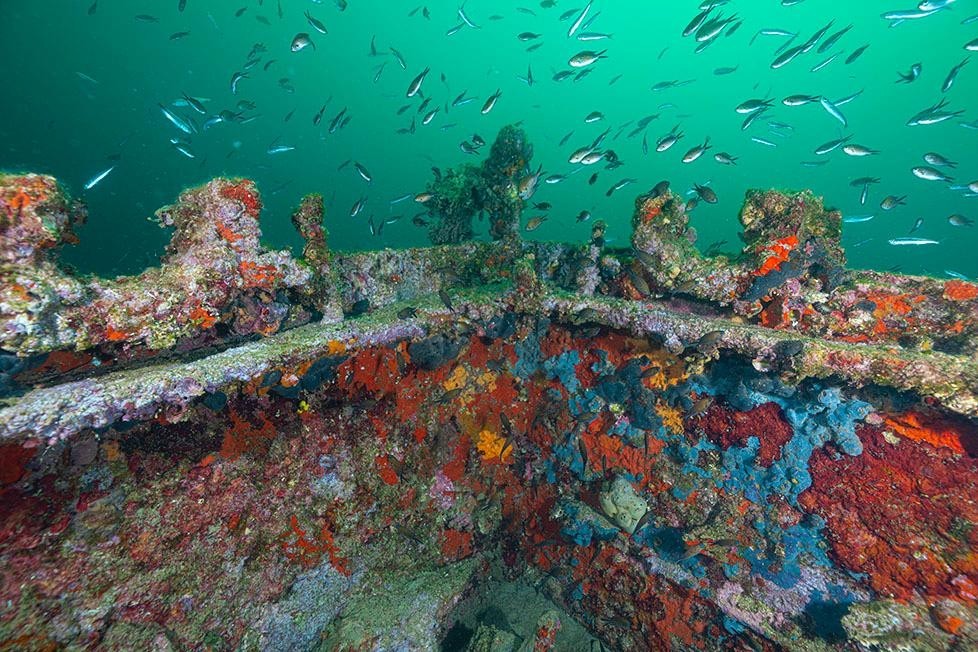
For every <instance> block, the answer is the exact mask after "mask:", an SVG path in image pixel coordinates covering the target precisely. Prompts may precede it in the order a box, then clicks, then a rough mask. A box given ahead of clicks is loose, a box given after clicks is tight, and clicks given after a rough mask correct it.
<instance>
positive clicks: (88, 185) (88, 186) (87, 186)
mask: <svg viewBox="0 0 978 652" xmlns="http://www.w3.org/2000/svg"><path fill="white" fill-rule="evenodd" d="M114 169H115V166H114V165H113V166H112V167H110V168H108V169H107V170H102V171H101V172H99V173H98V174H96V175H95V176H94V177H92V178H91V179H89V180H88V182H87V183H85V190H91V189H92V188H94V187H95V186H96V184H98V183H99V182H100V181H101V180H102V179H104V178H105V177H107V176H109V173H110V172H112V170H114Z"/></svg>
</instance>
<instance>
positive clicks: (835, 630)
mask: <svg viewBox="0 0 978 652" xmlns="http://www.w3.org/2000/svg"><path fill="white" fill-rule="evenodd" d="M847 613H849V604H848V603H845V602H841V603H839V602H820V601H817V600H813V601H812V602H810V603H809V604H808V606H807V607H805V613H804V616H803V617H802V619H801V625H802V628H803V629H804V630H805V632H806V633H808V634H810V635H812V636H817V637H818V638H820V639H822V640H823V641H825V642H826V643H830V644H837V643H844V642H845V641H846V640H847V639H848V638H849V637H848V635H847V634H846V630H845V627H843V626H842V618H843V617H844V616H845V615H846V614H847Z"/></svg>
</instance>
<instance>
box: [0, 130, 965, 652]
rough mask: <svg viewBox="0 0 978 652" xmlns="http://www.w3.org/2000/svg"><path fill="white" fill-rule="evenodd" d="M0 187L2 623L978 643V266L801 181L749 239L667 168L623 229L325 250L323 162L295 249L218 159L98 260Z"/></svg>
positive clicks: (209, 635)
mask: <svg viewBox="0 0 978 652" xmlns="http://www.w3.org/2000/svg"><path fill="white" fill-rule="evenodd" d="M517 136H519V137H520V138H523V139H524V140H522V141H520V142H522V143H525V136H522V134H520V133H518V132H516V131H512V132H508V133H507V136H506V138H515V137H517ZM504 140H505V139H504ZM497 142H499V141H497ZM507 151H511V152H516V153H518V154H519V155H525V156H526V159H525V160H523V162H522V163H520V164H519V165H518V166H517V167H515V168H513V169H512V170H510V169H509V168H505V166H504V168H505V171H506V173H507V174H510V178H509V181H505V180H504V176H505V175H495V176H493V178H494V179H496V181H497V182H498V183H500V184H503V185H502V186H500V189H501V190H506V191H507V192H508V191H510V190H512V191H515V187H516V186H517V185H518V183H519V180H520V178H521V175H523V176H525V175H526V174H530V172H531V171H529V170H527V169H525V166H526V164H527V162H528V159H529V150H528V149H519V148H512V147H510V148H509V149H507ZM514 155H515V154H514ZM518 158H519V156H517V159H518ZM490 160H492V161H501V160H502V157H501V156H496V155H492V156H491V157H490ZM516 162H517V163H518V161H516ZM514 165H515V163H514ZM445 178H446V177H445V176H443V177H442V179H443V180H444V179H445ZM506 184H509V185H508V186H507V185H506ZM0 185H2V191H0V200H2V201H3V210H2V211H0V216H2V217H3V221H2V222H0V242H2V244H3V245H4V246H3V247H2V249H3V252H2V258H0V260H2V261H3V262H2V267H0V274H2V275H3V278H4V285H3V290H2V291H3V293H4V294H3V300H2V301H0V316H2V318H3V320H4V321H3V324H4V330H3V333H2V338H3V339H2V342H3V349H5V350H4V352H3V355H2V357H0V363H2V365H3V366H2V367H0V373H2V374H3V375H2V383H0V391H2V393H3V394H4V395H5V398H4V399H3V401H4V402H3V404H2V406H0V649H7V648H11V649H55V648H61V647H64V648H81V647H100V648H104V649H127V650H128V649H149V648H154V649H155V648H159V649H243V650H253V649H254V650H257V649H272V650H276V649H281V650H286V649H288V650H297V649H299V650H301V649H306V650H315V649H320V650H353V649H357V650H362V649H438V648H439V647H440V646H442V647H443V649H470V650H530V649H536V650H548V649H564V650H577V649H588V648H589V646H591V645H596V644H597V643H596V642H592V641H591V638H590V637H596V638H597V639H598V641H600V642H601V644H603V645H604V646H606V647H607V648H610V649H621V650H646V649H655V650H659V649H662V650H666V649H677V650H692V649H700V650H715V649H731V650H741V649H743V650H746V649H754V650H758V649H762V650H774V649H792V650H825V649H856V650H884V649H885V650H891V649H907V650H962V649H972V648H974V647H976V646H978V606H976V604H978V557H976V553H975V550H978V530H976V524H978V504H976V497H978V486H976V482H978V480H976V478H978V473H976V472H978V468H976V466H978V461H976V454H978V428H976V425H975V421H974V419H975V418H976V417H978V400H976V394H975V392H976V388H978V377H976V373H978V372H976V368H978V363H976V359H975V347H974V334H975V329H976V328H978V326H976V319H975V317H976V315H975V311H976V309H978V308H976V306H978V286H975V285H973V284H970V283H966V282H960V281H947V282H944V281H937V280H933V279H918V278H907V277H900V276H894V275H888V274H881V273H873V272H852V271H848V270H846V269H845V268H844V254H843V252H842V250H841V248H840V247H839V244H838V242H839V231H838V227H839V223H838V216H837V214H834V213H832V212H831V211H829V212H826V211H824V210H823V209H822V205H821V201H820V200H818V199H817V198H815V197H813V196H812V195H810V194H809V193H799V194H792V193H783V192H776V191H769V192H764V193H760V192H759V193H752V194H751V195H749V196H748V198H747V202H746V204H745V208H744V210H743V214H742V216H743V222H744V225H745V248H744V251H743V253H742V254H741V255H740V256H739V257H738V258H737V259H736V260H730V259H728V258H726V257H707V256H703V255H701V254H700V253H699V252H698V251H696V249H695V234H694V233H693V232H692V231H691V230H690V229H689V227H688V223H687V222H686V220H685V216H684V214H683V213H682V209H681V207H680V203H679V202H678V200H677V199H676V198H675V197H673V196H672V195H671V194H670V193H669V192H668V191H665V192H662V193H658V194H656V195H655V196H653V195H647V196H644V197H642V198H639V200H638V202H637V213H636V216H635V223H636V230H635V238H634V246H633V248H631V249H628V250H615V249H609V248H608V247H606V246H605V243H604V241H603V235H602V233H601V230H600V228H598V229H596V231H595V233H594V237H593V238H592V239H591V241H589V242H588V243H585V244H580V245H566V244H559V243H520V242H519V241H518V239H517V238H516V237H515V236H516V232H515V231H511V232H509V233H508V234H505V233H504V234H502V239H501V241H499V242H493V243H478V242H463V243H459V244H454V245H444V246H438V247H433V248H429V249H415V250H407V251H398V252H392V251H382V252H361V253H336V252H331V251H330V250H329V248H328V244H327V241H326V233H325V231H324V230H323V228H322V217H323V216H322V203H321V200H319V199H318V198H317V197H315V196H313V197H309V198H306V199H305V200H304V201H303V203H302V204H301V205H300V207H299V209H298V210H297V211H296V215H295V218H294V222H295V224H296V226H297V228H298V229H299V231H300V233H302V235H303V237H304V238H305V239H306V243H307V244H306V247H305V250H304V252H303V255H302V257H301V258H300V259H293V258H292V257H291V256H290V255H287V254H282V253H278V252H267V251H265V250H264V249H262V248H261V245H260V243H259V241H258V231H257V212H254V214H253V215H252V214H251V213H250V212H249V211H255V210H257V205H256V206H255V207H253V208H249V206H250V202H249V201H248V200H247V198H248V197H251V198H254V199H257V194H256V193H255V190H254V188H253V186H251V184H249V183H247V182H243V181H228V180H217V181H215V182H212V183H211V184H208V185H206V186H203V187H201V188H198V189H194V190H190V191H188V192H187V193H186V194H185V195H184V196H183V197H182V198H181V200H180V201H179V202H178V203H177V204H176V205H175V206H174V207H172V208H170V209H165V210H164V211H163V212H161V214H160V215H161V219H163V220H164V221H170V222H172V223H173V224H174V225H176V226H177V231H176V235H175V238H174V241H173V243H172V244H171V246H170V248H169V249H168V253H167V258H166V260H165V261H164V264H163V265H162V266H161V268H159V269H153V270H147V272H145V273H144V274H143V275H140V276H138V277H133V278H129V279H119V280H116V281H106V280H103V279H76V278H74V277H72V276H71V275H70V274H68V273H66V272H64V271H62V270H61V269H60V268H59V267H58V265H57V260H56V258H55V256H54V255H53V251H52V248H53V247H55V246H56V245H58V244H60V243H62V242H64V241H67V240H68V239H69V238H70V230H69V228H68V227H69V225H70V223H71V221H72V220H73V219H76V217H78V216H80V215H81V214H82V212H81V209H80V208H79V207H77V206H72V205H71V203H70V202H69V200H68V199H67V198H66V196H65V195H64V194H63V193H61V192H60V191H59V190H58V189H57V186H56V184H55V183H54V181H53V180H52V179H49V178H47V177H37V176H32V175H20V176H8V177H4V178H3V183H2V184H0ZM232 189H233V190H232ZM253 193H255V194H253ZM513 196H514V197H518V195H516V194H514V195H513ZM513 206H518V205H517V204H515V203H514V204H513ZM516 210H517V214H516V220H515V221H514V222H513V224H518V223H519V220H518V217H519V216H518V208H517V209H516ZM224 227H228V228H230V229H232V230H231V231H229V233H232V234H234V237H233V238H228V237H226V236H222V235H221V229H222V228H224ZM215 234H216V235H215ZM239 235H240V237H238V236H239ZM203 252H209V253H208V255H207V256H206V257H205V258H206V261H207V262H206V264H204V260H205V258H197V256H202V255H203ZM248 261H252V262H255V264H260V265H266V264H267V265H268V266H269V268H270V269H269V275H268V276H267V278H266V277H263V278H265V280H267V281H268V282H269V283H271V285H269V286H268V287H254V286H249V285H248V284H247V283H245V282H244V280H243V279H245V278H246V277H247V278H252V277H253V275H252V276H248V275H247V274H245V273H244V272H241V269H242V268H241V264H242V262H248ZM245 267H246V269H250V268H249V267H248V266H247V265H246V266H245ZM676 267H678V268H679V271H678V272H676V271H675V268H676ZM272 268H274V270H275V271H274V273H273V272H272V271H271V270H272ZM235 270H237V272H236V271H235ZM219 272H220V274H227V276H221V279H223V282H224V283H226V284H227V287H224V286H221V287H219V288H218V289H214V288H213V287H212V285H206V286H205V285H203V281H204V280H208V279H211V280H213V279H214V278H216V276H215V275H216V274H218V273H219ZM248 274H250V272H248ZM168 279H169V280H168ZM174 279H181V280H180V281H175V280H174ZM15 286H16V287H15ZM18 288H20V289H18ZM154 289H155V291H156V292H157V294H155V295H150V296H155V297H157V299H156V301H157V306H156V308H155V309H154V310H153V311H149V310H148V308H146V306H147V305H148V304H147V303H146V301H145V300H142V299H141V298H142V294H141V293H142V292H144V291H150V290H154ZM69 290H70V291H69ZM110 290H111V291H110ZM167 292H169V293H171V294H167ZM164 295H165V296H164ZM168 297H169V298H168ZM195 302H196V303H195ZM198 303H199V305H200V306H201V307H202V308H203V309H204V310H205V311H206V312H208V314H211V312H210V309H211V308H213V309H214V315H215V316H214V320H215V321H214V322H213V323H210V324H209V325H208V323H209V322H206V323H205V322H202V321H199V320H197V321H194V320H193V319H188V318H187V312H186V311H187V310H191V311H192V308H191V306H196V305H198ZM219 306H222V307H219ZM272 325H273V326H274V328H272V327H271V326H272ZM110 326H111V328H113V329H118V330H119V331H120V332H124V333H125V337H121V336H120V337H119V338H118V339H113V337H110V335H111V334H112V333H113V332H114V331H109V330H108V328H109V327H110ZM266 326H268V327H266ZM151 333H153V334H155V335H154V337H161V338H162V339H154V338H153V337H150V334H151ZM161 334H163V335H165V337H163V335H161ZM18 353H19V354H20V355H18ZM514 604H516V607H515V608H514V607H513V605H514Z"/></svg>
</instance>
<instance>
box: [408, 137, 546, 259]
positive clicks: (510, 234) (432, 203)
mask: <svg viewBox="0 0 978 652" xmlns="http://www.w3.org/2000/svg"><path fill="white" fill-rule="evenodd" d="M473 152H474V153H475V151H474V150H473ZM532 158H533V146H532V145H531V144H530V142H529V140H528V139H527V136H526V133H525V132H524V131H523V130H522V129H520V128H519V127H516V126H513V125H509V126H506V127H503V128H502V129H501V130H500V131H499V134H498V135H497V136H496V140H495V141H494V142H493V143H492V146H491V147H490V149H489V156H488V157H487V158H486V159H485V160H484V161H483V162H482V165H481V166H477V165H474V164H469V163H466V164H463V165H460V166H457V167H455V168H451V169H449V170H446V171H444V172H442V171H440V170H438V169H437V168H434V169H433V171H434V175H435V177H434V179H433V180H432V181H431V182H430V183H429V184H428V189H427V191H426V193H425V195H426V196H430V198H427V200H426V201H425V205H426V206H427V208H428V212H429V214H430V215H432V216H434V217H436V218H437V220H438V221H437V222H436V223H435V224H434V225H432V227H431V229H430V231H429V236H430V238H431V241H432V243H434V244H457V243H460V242H464V241H465V240H470V239H472V238H473V237H474V235H475V231H474V228H473V225H472V220H473V219H474V218H475V217H476V216H479V218H480V219H482V218H483V217H485V218H487V219H488V220H489V233H490V235H491V236H492V238H493V240H515V239H516V238H518V237H519V229H520V216H521V215H522V213H523V205H524V200H523V198H521V197H520V182H521V180H523V179H526V178H529V177H530V176H531V175H532V171H531V170H530V169H529V166H530V160H531V159H532ZM524 196H525V194H524Z"/></svg>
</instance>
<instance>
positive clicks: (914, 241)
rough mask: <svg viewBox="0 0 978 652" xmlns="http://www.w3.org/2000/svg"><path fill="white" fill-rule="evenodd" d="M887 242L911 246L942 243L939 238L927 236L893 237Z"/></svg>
mask: <svg viewBox="0 0 978 652" xmlns="http://www.w3.org/2000/svg"><path fill="white" fill-rule="evenodd" d="M887 242H889V243H890V244H891V245H910V246H920V245H936V244H941V243H940V241H938V240H929V239H927V238H891V239H890V240H888V241H887Z"/></svg>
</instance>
